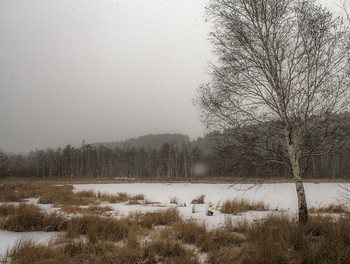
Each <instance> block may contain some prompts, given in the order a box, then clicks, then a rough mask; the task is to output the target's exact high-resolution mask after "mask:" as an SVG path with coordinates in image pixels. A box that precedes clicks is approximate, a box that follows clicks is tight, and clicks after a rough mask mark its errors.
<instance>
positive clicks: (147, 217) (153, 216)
mask: <svg viewBox="0 0 350 264" xmlns="http://www.w3.org/2000/svg"><path fill="white" fill-rule="evenodd" d="M129 219H130V220H131V221H133V222H134V223H136V224H138V225H140V226H142V227H144V228H148V229H152V228H153V227H156V226H166V225H173V224H175V223H178V222H180V221H181V217H180V215H179V211H178V210H177V208H169V209H166V210H159V211H158V212H147V213H144V214H143V213H131V214H130V215H129Z"/></svg>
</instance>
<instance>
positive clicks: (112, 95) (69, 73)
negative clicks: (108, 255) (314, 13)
mask: <svg viewBox="0 0 350 264" xmlns="http://www.w3.org/2000/svg"><path fill="white" fill-rule="evenodd" d="M328 2H329V1H328ZM206 3H207V0H1V1H0V43H1V45H0V150H3V151H6V152H19V151H23V152H26V151H29V150H34V149H46V148H48V147H52V148H55V147H59V146H60V147H64V146H65V145H66V144H72V145H78V146H79V145H80V144H81V142H82V140H83V139H85V141H86V142H87V143H94V142H102V141H117V140H123V139H127V138H131V137H137V136H141V135H145V134H150V133H183V134H187V135H189V136H190V137H191V138H196V137H197V136H202V135H203V132H204V128H203V127H202V125H201V123H200V122H199V120H198V114H197V111H196V109H195V108H194V106H193V105H192V99H193V98H194V97H195V94H196V89H197V88H198V86H199V85H200V84H201V83H205V82H207V81H209V80H210V77H209V75H208V74H207V72H208V69H207V65H208V62H211V61H214V60H215V58H214V56H213V55H212V52H211V51H212V47H211V44H210V42H209V41H208V33H209V31H210V24H208V23H205V21H204V6H205V5H206Z"/></svg>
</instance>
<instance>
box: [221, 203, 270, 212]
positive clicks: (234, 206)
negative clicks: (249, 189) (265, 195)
mask: <svg viewBox="0 0 350 264" xmlns="http://www.w3.org/2000/svg"><path fill="white" fill-rule="evenodd" d="M267 210H269V208H268V206H267V205H265V204H264V203H263V202H251V201H248V200H246V199H235V200H227V201H225V202H224V203H223V204H222V206H221V208H220V212H221V213H224V214H239V213H243V212H247V211H267Z"/></svg>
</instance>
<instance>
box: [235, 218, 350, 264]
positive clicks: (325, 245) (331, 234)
mask: <svg viewBox="0 0 350 264" xmlns="http://www.w3.org/2000/svg"><path fill="white" fill-rule="evenodd" d="M247 235H248V241H249V244H247V245H246V247H245V251H244V253H243V256H242V259H243V261H242V263H310V264H312V263H315V264H316V263H344V264H345V263H348V261H349V258H350V248H349V246H348V245H349V242H350V221H349V219H345V218H341V219H338V220H334V219H333V220H332V219H331V218H327V217H316V218H311V219H310V221H309V223H308V224H307V225H306V226H298V225H297V224H296V223H295V221H293V219H289V218H287V217H284V216H270V217H269V218H267V219H266V220H265V221H262V222H260V223H257V224H254V225H251V227H250V228H249V230H248V234H247Z"/></svg>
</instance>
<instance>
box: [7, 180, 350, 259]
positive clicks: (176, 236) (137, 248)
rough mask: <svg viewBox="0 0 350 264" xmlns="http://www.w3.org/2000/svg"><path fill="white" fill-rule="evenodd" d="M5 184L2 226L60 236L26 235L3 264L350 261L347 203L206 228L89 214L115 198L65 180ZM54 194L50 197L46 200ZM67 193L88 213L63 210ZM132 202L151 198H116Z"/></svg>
mask: <svg viewBox="0 0 350 264" xmlns="http://www.w3.org/2000/svg"><path fill="white" fill-rule="evenodd" d="M1 186H2V187H1V188H2V192H1V196H0V202H1V204H0V229H4V230H11V231H58V232H60V235H58V236H57V237H56V238H55V239H53V240H52V241H50V242H49V244H47V245H46V244H37V243H36V242H35V241H33V240H31V239H25V238H24V239H22V240H21V241H18V243H17V244H16V245H15V246H14V247H13V248H12V249H9V251H8V253H7V256H5V257H4V259H3V261H4V262H5V263H6V261H7V260H10V259H11V263H33V261H34V262H35V263H64V262H66V263H78V262H82V263H160V262H161V263H291V262H292V263H348V259H349V257H350V248H349V247H348V243H349V241H350V216H349V213H348V210H347V208H346V207H344V206H343V207H342V206H332V205H331V206H328V207H320V208H316V209H315V211H314V212H313V211H312V210H311V211H310V213H311V217H310V221H309V222H308V223H307V224H306V225H301V226H300V225H298V223H297V220H296V219H294V218H290V217H289V216H287V215H284V214H283V213H271V215H269V216H267V217H266V218H264V219H261V220H258V221H255V222H250V221H247V220H244V219H242V220H237V221H234V220H232V218H227V221H226V223H225V225H223V226H221V227H218V228H216V229H209V228H208V227H207V226H206V225H205V224H204V223H201V222H198V221H196V220H195V219H183V218H182V217H181V216H180V214H179V211H178V209H177V207H172V208H163V209H160V210H159V211H156V212H137V211H136V212H131V213H129V214H128V215H127V216H124V217H113V216H111V215H104V214H102V213H101V212H102V211H103V210H97V209H96V210H95V209H91V210H87V209H86V208H88V207H91V208H100V207H103V208H104V207H106V210H107V209H111V208H108V205H103V203H105V202H106V201H108V200H111V196H110V195H105V194H102V193H95V192H93V191H82V192H74V191H73V189H72V188H71V186H69V185H67V184H62V181H57V182H54V181H51V182H49V181H30V182H28V181H19V180H18V181H17V182H12V181H2V182H1ZM49 191H50V192H51V195H50V197H49V199H41V197H40V196H41V195H43V196H44V197H46V196H45V195H47V193H48V192H49ZM11 192H15V193H16V195H10V194H11ZM62 192H64V194H65V195H66V196H67V197H69V198H70V199H71V203H72V204H71V206H72V207H74V206H76V207H77V208H85V209H84V210H79V209H77V210H71V211H70V210H65V209H62V208H64V207H65V206H69V202H68V199H63V200H62V198H60V196H61V195H62ZM20 194H21V195H20ZM33 197H35V198H36V199H35V201H41V200H43V201H46V202H48V201H50V203H51V204H52V206H54V208H51V209H55V210H47V209H45V206H47V205H42V204H36V203H34V202H33V200H32V199H29V198H33ZM113 197H114V196H113ZM121 197H122V199H121ZM199 198H203V201H204V195H201V196H199V197H195V199H194V200H197V201H198V200H201V199H199ZM128 199H131V200H135V199H138V200H139V199H146V198H145V197H144V195H142V194H140V195H136V196H133V195H129V194H127V193H118V194H116V195H115V197H114V198H113V199H112V200H113V201H114V202H123V203H127V202H128ZM225 204H227V205H225ZM42 206H44V207H42ZM81 206H82V207H81ZM55 207H57V208H55ZM226 207H227V208H228V209H227V208H226ZM220 208H221V210H223V211H225V212H226V213H227V214H236V213H238V212H243V211H245V210H259V211H260V210H264V209H267V206H266V205H264V204H263V203H256V204H255V203H250V202H249V201H245V200H228V201H225V202H224V203H223V204H222V205H220ZM232 208H233V209H232ZM237 208H239V209H237ZM335 214H336V215H335ZM61 231H62V232H61Z"/></svg>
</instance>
